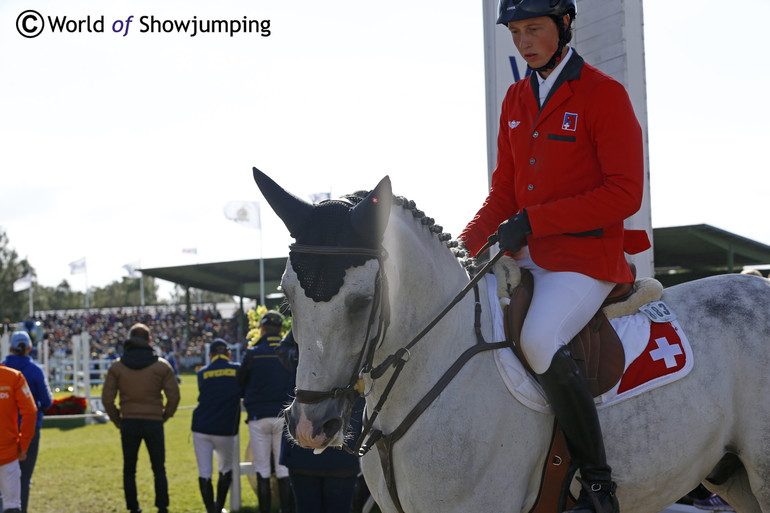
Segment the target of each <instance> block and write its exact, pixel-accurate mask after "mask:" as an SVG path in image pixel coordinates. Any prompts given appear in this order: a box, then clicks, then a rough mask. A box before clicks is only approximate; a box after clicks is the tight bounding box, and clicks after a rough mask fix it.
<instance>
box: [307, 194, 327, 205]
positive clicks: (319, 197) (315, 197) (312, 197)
mask: <svg viewBox="0 0 770 513" xmlns="http://www.w3.org/2000/svg"><path fill="white" fill-rule="evenodd" d="M309 196H310V201H312V202H313V203H314V204H315V203H321V202H322V201H324V200H328V199H331V198H332V193H331V192H314V193H312V194H309Z"/></svg>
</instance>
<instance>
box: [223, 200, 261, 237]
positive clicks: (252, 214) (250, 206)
mask: <svg viewBox="0 0 770 513" xmlns="http://www.w3.org/2000/svg"><path fill="white" fill-rule="evenodd" d="M224 212H225V217H226V218H228V219H229V220H230V221H235V222H236V223H238V224H239V225H241V226H247V227H249V228H256V229H257V230H259V229H260V228H261V225H260V222H259V203H258V202H256V201H228V202H227V204H226V205H225V208H224Z"/></svg>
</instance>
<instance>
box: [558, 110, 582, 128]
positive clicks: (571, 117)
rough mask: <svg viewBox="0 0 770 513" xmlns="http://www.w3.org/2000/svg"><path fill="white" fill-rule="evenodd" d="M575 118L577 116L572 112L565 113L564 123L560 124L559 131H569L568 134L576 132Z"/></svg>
mask: <svg viewBox="0 0 770 513" xmlns="http://www.w3.org/2000/svg"><path fill="white" fill-rule="evenodd" d="M577 118H578V115H577V114H575V113H573V112H565V113H564V121H562V122H561V129H562V130H569V131H570V132H574V131H575V130H577Z"/></svg>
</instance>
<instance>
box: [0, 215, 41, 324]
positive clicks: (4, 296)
mask: <svg viewBox="0 0 770 513" xmlns="http://www.w3.org/2000/svg"><path fill="white" fill-rule="evenodd" d="M28 273H29V274H32V276H34V275H35V272H34V269H33V268H32V266H31V265H29V262H28V261H27V259H26V258H25V259H23V260H19V255H18V254H17V253H16V250H15V249H14V248H12V247H10V245H9V242H8V236H7V235H6V233H5V230H3V229H0V320H2V321H3V322H4V323H7V322H16V321H20V320H22V319H24V318H26V317H27V316H28V314H29V294H30V290H32V289H31V288H30V289H27V290H26V291H21V292H14V291H13V282H15V281H16V280H18V279H19V278H22V277H24V276H26V275H27V274H28ZM33 287H34V284H33Z"/></svg>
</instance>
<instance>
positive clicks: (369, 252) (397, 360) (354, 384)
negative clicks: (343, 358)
mask: <svg viewBox="0 0 770 513" xmlns="http://www.w3.org/2000/svg"><path fill="white" fill-rule="evenodd" d="M495 242H497V240H496V238H494V239H493V238H490V241H489V242H488V243H487V244H486V245H485V246H484V247H483V248H482V249H481V251H479V254H482V253H484V251H486V250H487V249H488V248H489V247H491V246H492V245H493V244H494V243H495ZM289 249H290V250H291V251H296V252H299V253H310V254H317V255H362V256H369V257H372V258H376V259H377V261H378V264H379V268H378V270H377V276H376V277H375V292H374V301H373V302H372V307H371V310H370V313H369V322H368V324H367V329H366V335H365V337H364V348H363V349H362V351H361V353H360V355H359V358H358V363H357V365H356V369H358V370H356V371H354V372H353V374H352V375H351V377H350V379H349V381H348V384H347V385H346V386H344V387H335V388H333V389H331V390H329V391H325V392H322V391H313V390H300V389H297V390H295V400H296V401H297V402H299V403H305V404H308V403H317V402H320V401H323V400H325V399H331V398H339V397H344V396H350V397H351V401H353V400H355V398H356V397H358V396H359V395H361V396H366V395H368V394H369V392H371V388H370V390H369V392H366V393H365V390H364V388H365V387H364V383H363V375H364V374H367V373H368V374H369V375H370V377H371V379H372V387H374V382H375V381H376V380H377V379H379V378H381V377H382V376H383V375H384V374H385V372H386V371H387V370H388V369H389V368H390V367H394V369H395V370H394V371H393V374H392V375H391V377H390V379H389V380H388V383H387V385H386V386H385V389H384V390H383V393H382V395H381V396H380V399H379V401H378V402H377V405H376V406H375V407H374V409H373V410H372V414H371V415H370V416H368V418H367V419H365V422H364V425H363V428H362V432H361V434H360V436H359V437H358V442H357V444H356V447H355V449H354V451H353V452H354V453H356V454H357V455H358V456H363V455H364V454H366V453H367V452H368V451H369V450H370V449H371V448H372V446H373V445H374V444H375V443H377V441H379V440H381V439H383V438H384V437H383V433H382V432H381V431H380V430H377V429H375V430H372V426H373V424H374V421H375V420H376V418H377V416H378V415H379V412H380V411H381V410H382V406H383V405H384V403H385V401H386V400H387V398H388V395H389V394H390V391H391V389H392V388H393V385H394V384H395V382H396V379H397V378H398V376H399V374H400V373H401V370H402V369H403V367H404V365H405V364H406V362H407V361H409V357H410V355H411V353H410V349H411V348H412V347H414V346H415V345H416V344H417V343H418V342H419V341H420V340H421V339H422V338H423V337H424V336H425V335H426V334H427V333H428V332H430V330H431V329H433V327H434V326H436V324H438V322H439V321H441V319H443V318H444V316H445V315H446V314H447V313H449V311H450V310H451V309H452V308H454V307H455V306H456V305H457V303H459V302H460V301H461V300H462V299H463V297H465V295H466V294H467V293H468V292H469V291H470V290H471V289H473V290H474V293H475V296H476V297H475V299H476V306H475V321H474V329H475V332H476V338H477V343H476V344H474V345H473V346H471V347H470V348H468V349H467V350H466V351H465V352H463V353H462V354H461V355H460V357H459V358H458V359H457V361H456V362H455V363H454V364H453V365H452V366H451V367H450V368H449V369H448V370H447V371H446V373H445V374H444V375H443V376H442V377H441V379H440V380H439V381H438V382H437V383H436V385H434V386H433V388H432V389H431V390H430V391H429V392H428V393H427V394H426V395H425V397H423V398H422V400H421V401H420V402H419V403H418V404H417V405H416V406H415V407H414V408H413V409H412V411H411V412H410V413H409V414H408V415H407V417H406V418H405V419H404V421H403V422H402V424H401V425H400V426H399V427H398V428H397V429H396V430H395V431H394V432H393V433H392V434H391V435H388V436H387V437H385V438H389V440H390V442H389V444H388V445H389V446H390V447H392V444H393V443H394V442H395V441H396V440H397V439H398V438H400V437H401V435H403V434H404V433H405V432H406V431H407V430H408V429H409V427H410V426H411V425H412V423H413V422H414V421H415V420H416V419H417V417H419V415H420V414H421V413H422V412H423V411H424V410H425V408H427V407H428V405H429V404H430V403H431V402H433V400H434V399H435V398H436V397H438V395H439V394H440V393H441V391H442V390H443V389H444V388H445V387H446V385H447V384H448V383H449V381H451V379H452V378H453V377H454V376H455V375H456V374H457V373H458V372H459V371H460V369H461V368H462V366H463V365H464V364H465V363H466V362H467V361H468V360H469V359H470V358H471V357H472V356H474V355H475V354H477V353H478V352H480V351H485V350H489V349H498V348H502V347H508V343H507V342H505V341H503V342H495V343H487V342H486V341H485V340H484V338H483V336H482V334H481V303H480V301H479V291H478V282H479V281H480V280H481V278H483V276H484V275H485V274H486V273H487V271H488V270H489V269H490V268H491V267H492V266H493V265H494V264H495V263H496V262H497V261H498V260H499V259H500V258H501V257H502V256H503V252H502V251H500V252H498V253H497V254H496V255H495V256H493V257H492V258H491V259H490V260H489V261H488V262H487V263H486V264H485V265H484V266H483V267H482V268H481V269H480V270H479V272H478V273H477V274H476V275H475V276H474V277H473V278H471V280H470V281H469V282H468V283H467V284H466V285H465V286H464V287H463V288H462V290H460V292H459V293H458V294H457V295H456V296H455V297H454V298H453V299H452V301H450V302H449V303H448V304H447V306H446V307H444V309H443V310H442V311H441V312H440V313H439V314H438V315H437V316H436V317H435V318H434V319H433V320H432V321H431V322H430V323H429V324H428V325H427V326H425V328H423V329H422V331H420V332H419V333H418V334H417V335H415V336H414V338H412V340H411V341H410V342H409V343H408V344H406V345H405V346H403V347H401V348H400V349H398V350H396V351H395V352H394V353H393V354H391V355H389V356H388V357H386V358H385V360H384V361H383V362H382V363H381V364H380V365H378V366H377V367H374V366H373V360H374V352H375V350H376V349H377V347H379V346H380V345H381V344H382V342H383V340H384V338H385V333H386V332H387V329H388V326H389V324H390V304H389V302H388V294H387V290H388V285H387V278H386V276H385V273H384V272H383V265H382V264H383V261H384V259H385V258H387V253H386V252H385V250H384V248H381V249H379V250H378V249H366V248H350V247H336V246H309V245H302V244H292V245H290V246H289ZM378 312H379V315H378ZM375 324H376V326H377V331H376V334H375V335H374V336H373V337H371V338H370V334H371V332H372V327H373V326H374V325H375ZM344 447H345V448H346V449H347V446H344ZM386 479H387V477H386ZM389 488H390V486H389ZM393 491H394V490H393ZM391 495H393V492H391ZM396 497H397V496H396ZM396 500H397V498H396ZM399 507H400V504H399Z"/></svg>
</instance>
